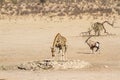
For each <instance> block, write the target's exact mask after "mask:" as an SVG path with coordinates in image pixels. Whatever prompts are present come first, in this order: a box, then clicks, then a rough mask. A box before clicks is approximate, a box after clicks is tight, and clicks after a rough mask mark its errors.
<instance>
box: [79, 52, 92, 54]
mask: <svg viewBox="0 0 120 80" xmlns="http://www.w3.org/2000/svg"><path fill="white" fill-rule="evenodd" d="M77 54H93V53H89V52H77Z"/></svg>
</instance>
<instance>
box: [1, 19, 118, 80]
mask: <svg viewBox="0 0 120 80" xmlns="http://www.w3.org/2000/svg"><path fill="white" fill-rule="evenodd" d="M110 20H111V19H109V21H110ZM96 21H100V20H99V19H98V20H92V19H89V20H86V19H81V20H79V19H76V20H68V19H67V18H66V19H64V20H62V21H59V20H58V19H54V21H50V20H45V19H44V20H43V19H37V20H36V21H34V20H33V19H31V18H25V19H18V20H17V21H14V20H12V21H10V22H9V20H1V21H0V65H13V64H20V63H23V62H27V61H34V60H43V59H51V53H50V47H51V45H52V42H53V39H54V37H55V35H56V34H57V33H58V32H59V33H61V34H62V35H64V36H65V37H66V38H67V40H68V42H67V44H68V51H67V56H68V59H70V60H71V59H72V60H73V59H74V60H78V59H79V60H83V61H87V62H89V63H91V64H92V65H94V67H92V68H89V69H81V70H78V71H73V70H67V71H38V72H31V71H0V80H1V79H6V80H120V76H119V75H120V28H112V27H111V26H109V25H107V24H105V26H106V28H107V30H108V32H110V33H112V34H116V36H101V37H93V38H91V39H92V40H94V41H99V42H100V43H101V50H100V53H101V54H98V53H96V54H91V51H90V50H89V47H88V45H87V44H85V40H86V39H87V37H80V36H79V34H80V33H81V32H84V31H87V29H88V27H90V25H91V23H92V22H96ZM102 21H104V20H101V21H100V22H102ZM119 22H120V19H116V21H115V26H116V27H120V24H119Z"/></svg>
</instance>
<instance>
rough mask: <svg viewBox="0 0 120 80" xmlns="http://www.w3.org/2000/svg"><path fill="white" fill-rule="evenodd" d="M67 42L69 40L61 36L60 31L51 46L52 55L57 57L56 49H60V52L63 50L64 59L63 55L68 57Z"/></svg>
mask: <svg viewBox="0 0 120 80" xmlns="http://www.w3.org/2000/svg"><path fill="white" fill-rule="evenodd" d="M66 42H67V39H66V38H65V37H64V36H61V34H60V33H58V34H57V35H56V36H55V39H54V41H53V45H52V47H51V53H52V57H55V52H57V51H56V49H58V53H60V52H62V60H63V57H66V50H67V45H66Z"/></svg>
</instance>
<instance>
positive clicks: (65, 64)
mask: <svg viewBox="0 0 120 80" xmlns="http://www.w3.org/2000/svg"><path fill="white" fill-rule="evenodd" d="M90 66H91V64H90V63H88V62H85V61H80V60H67V61H51V60H44V61H33V62H28V63H25V64H21V65H20V66H18V68H19V69H21V70H42V69H43V70H51V69H52V70H60V69H63V70H67V69H81V68H88V67H90Z"/></svg>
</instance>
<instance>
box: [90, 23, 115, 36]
mask: <svg viewBox="0 0 120 80" xmlns="http://www.w3.org/2000/svg"><path fill="white" fill-rule="evenodd" d="M105 23H107V24H109V25H111V26H112V27H113V25H114V21H113V23H112V24H111V23H109V22H108V21H104V22H102V23H100V22H96V23H94V24H93V25H92V26H91V27H92V30H93V31H94V32H95V35H97V36H100V32H101V31H102V30H104V33H108V32H107V31H106V29H105V26H104V24H105Z"/></svg>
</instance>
